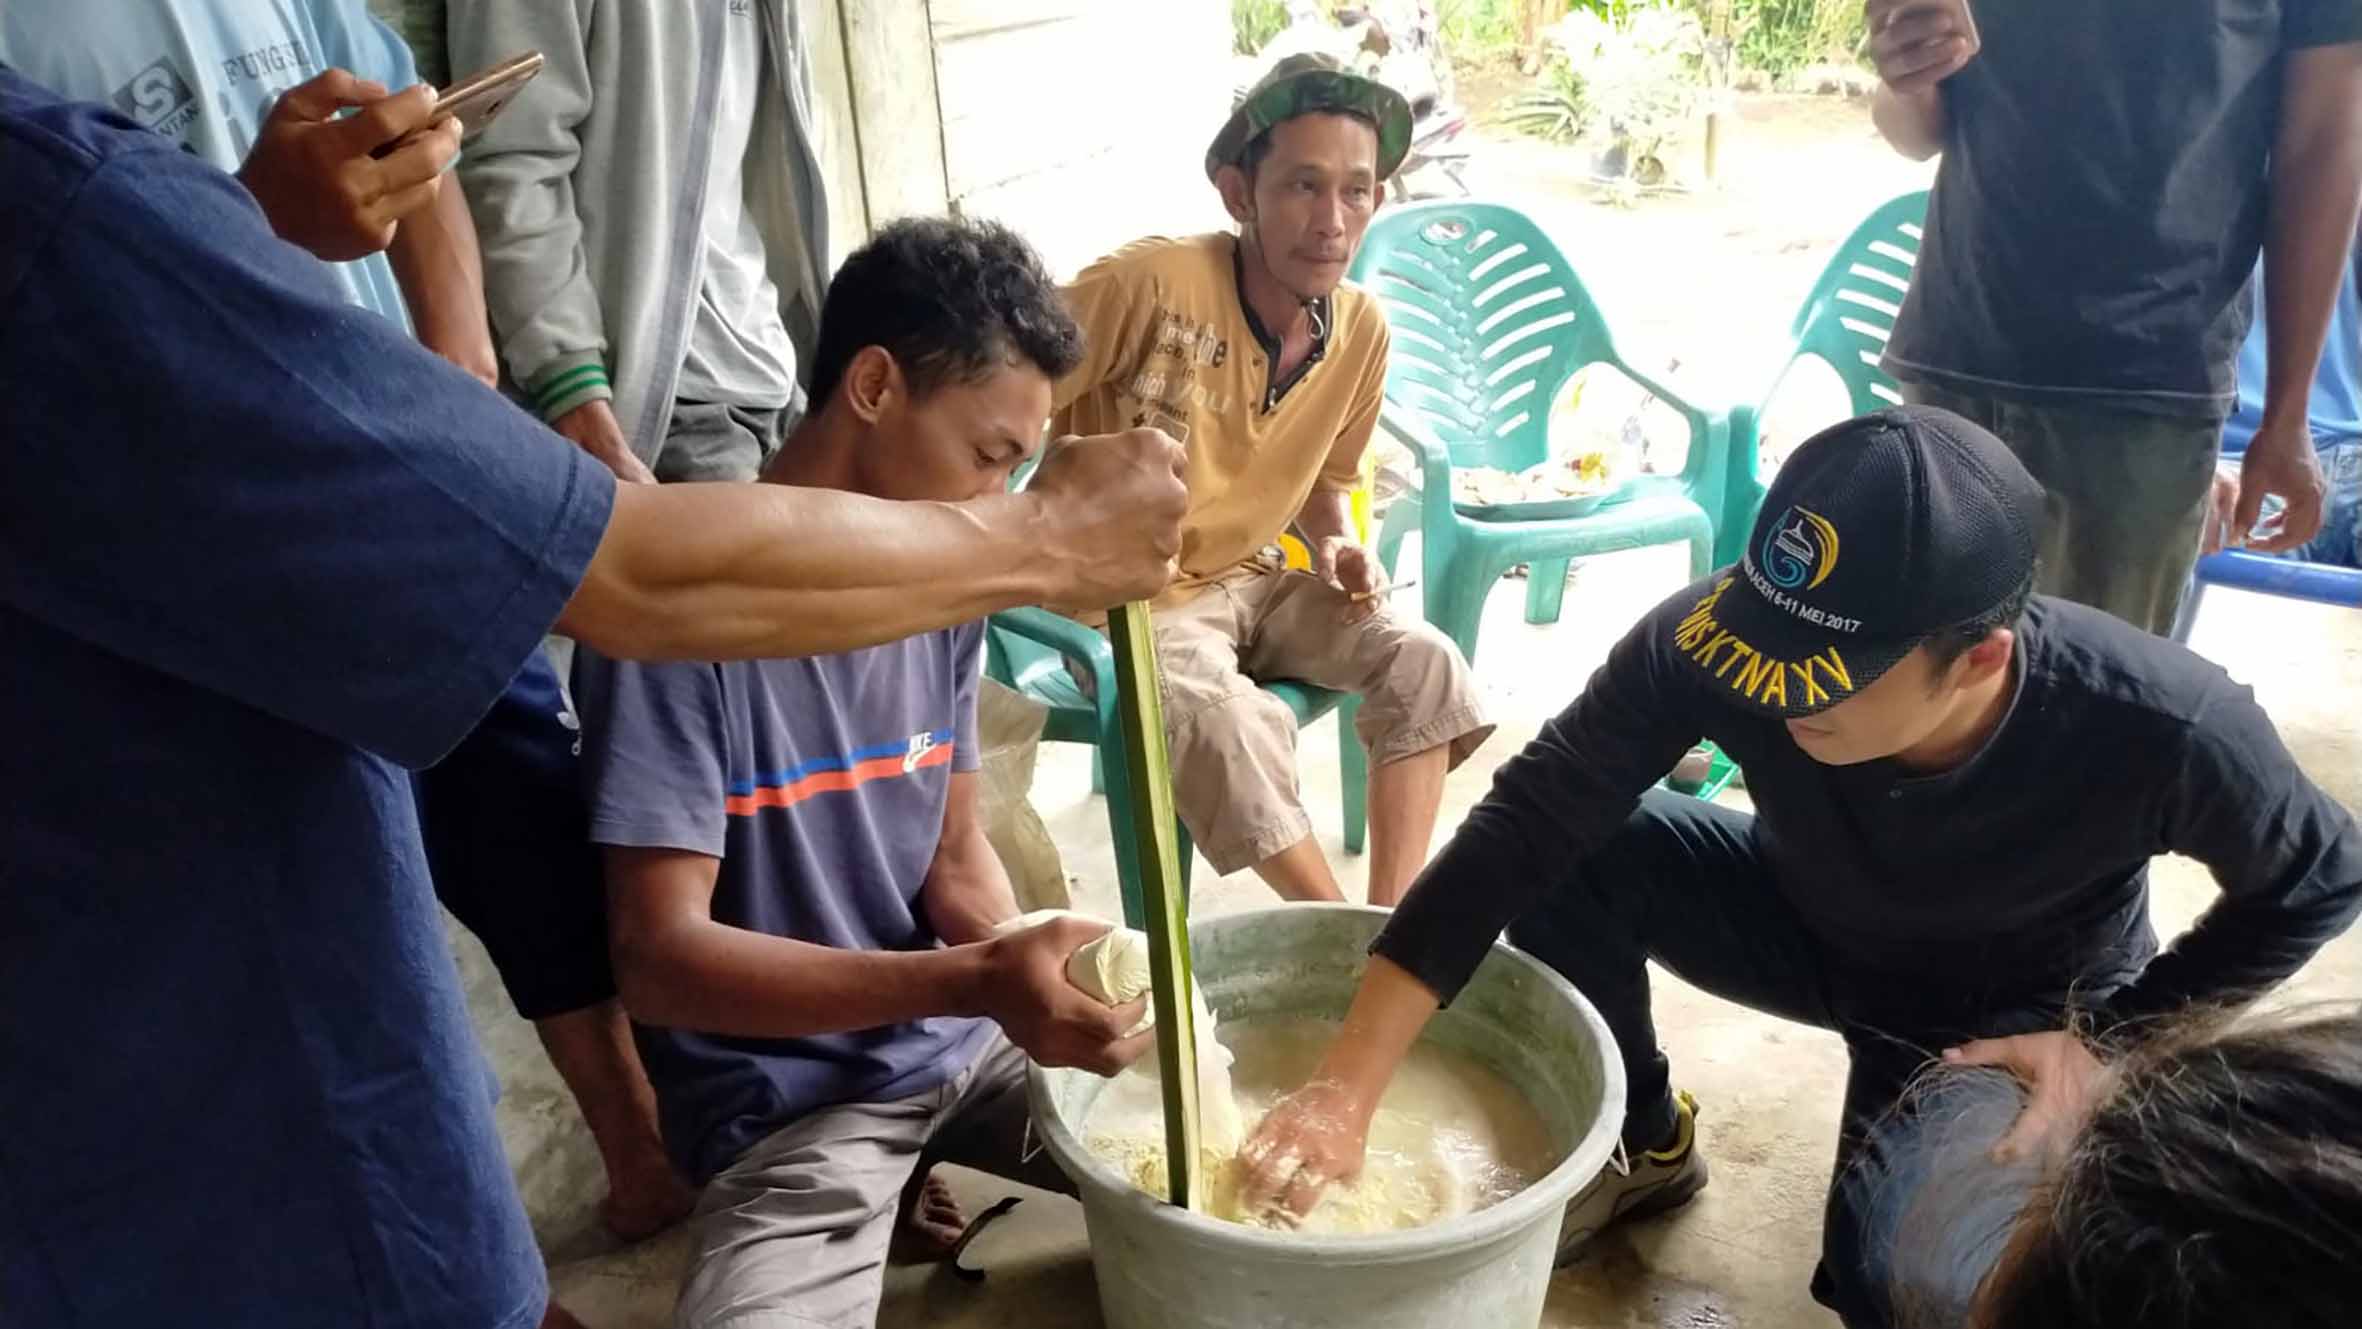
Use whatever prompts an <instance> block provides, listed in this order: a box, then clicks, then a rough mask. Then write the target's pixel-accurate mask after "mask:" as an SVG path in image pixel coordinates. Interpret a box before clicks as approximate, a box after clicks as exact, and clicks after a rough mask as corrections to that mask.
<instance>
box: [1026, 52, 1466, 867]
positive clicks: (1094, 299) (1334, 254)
mask: <svg viewBox="0 0 2362 1329" xmlns="http://www.w3.org/2000/svg"><path fill="white" fill-rule="evenodd" d="M1410 135H1411V113H1410V107H1409V106H1408V105H1407V104H1406V103H1405V102H1404V101H1403V99H1402V97H1401V96H1400V95H1399V94H1397V93H1395V92H1394V91H1392V90H1391V89H1389V88H1386V87H1385V86H1383V85H1381V84H1379V83H1376V82H1373V81H1371V80H1369V79H1365V78H1361V77H1359V76H1357V75H1354V74H1352V73H1349V72H1347V71H1346V70H1345V69H1344V68H1343V67H1342V66H1341V65H1339V64H1337V63H1336V62H1335V61H1334V60H1333V59H1331V58H1329V57H1326V56H1320V55H1298V56H1290V57H1289V58H1287V59H1285V60H1282V61H1280V62H1279V63H1278V64H1277V65H1276V66H1274V67H1273V69H1272V70H1271V72H1270V73H1269V74H1267V75H1265V76H1264V78H1263V79H1262V81H1261V82H1259V83H1257V84H1256V85H1255V87H1254V88H1253V89H1252V90H1251V91H1250V92H1249V93H1248V94H1247V96H1246V97H1245V98H1244V99H1243V100H1242V101H1241V102H1240V103H1239V105H1238V107H1237V109H1236V110H1234V111H1233V112H1232V114H1231V116H1230V119H1229V120H1228V121H1227V122H1226V123H1225V124H1224V125H1223V126H1222V131H1221V132H1220V133H1219V134H1217V135H1216V136H1215V138H1214V142H1213V145H1212V147H1211V148H1209V149H1208V150H1207V153H1206V176H1207V178H1208V179H1209V180H1211V181H1212V182H1213V184H1214V187H1215V188H1217V189H1219V190H1220V191H1221V193H1222V201H1223V204H1224V206H1225V207H1227V208H1228V209H1229V211H1230V215H1231V217H1232V218H1233V219H1234V220H1236V221H1237V223H1238V232H1237V234H1235V235H1229V234H1214V235H1201V236H1194V237H1190V238H1187V239H1180V240H1167V239H1152V240H1142V241H1140V242H1138V243H1136V244H1132V245H1128V246H1126V247H1125V248H1123V249H1120V250H1118V251H1116V252H1115V253H1114V254H1112V255H1110V256H1108V257H1107V258H1104V259H1102V260H1100V261H1099V262H1098V263H1096V264H1094V265H1092V266H1091V267H1090V268H1088V269H1087V270H1085V271H1084V272H1083V274H1082V276H1081V277H1079V278H1078V279H1076V281H1075V283H1074V285H1073V286H1072V287H1070V288H1069V289H1068V291H1067V298H1068V301H1069V303H1070V304H1071V306H1072V307H1073V310H1074V314H1075V318H1076V320H1077V321H1078V322H1079V323H1080V324H1081V325H1082V328H1083V334H1084V342H1085V359H1084V361H1083V364H1082V366H1081V367H1080V368H1079V369H1077V370H1076V371H1075V372H1074V373H1072V374H1070V375H1068V376H1067V377H1066V378H1065V379H1063V380H1061V381H1060V383H1059V385H1058V391H1057V399H1056V403H1057V404H1056V413H1055V415H1054V416H1053V425H1054V428H1055V429H1056V431H1057V432H1059V433H1079V434H1094V433H1102V432H1106V431H1108V430H1110V429H1121V428H1132V427H1137V426H1143V425H1153V426H1155V427H1157V428H1159V429H1162V430H1164V431H1165V432H1166V433H1167V434H1170V435H1171V436H1172V437H1174V438H1175V439H1178V440H1179V441H1180V442H1181V443H1182V444H1183V445H1184V446H1185V447H1186V449H1187V450H1188V454H1189V462H1188V471H1187V480H1188V485H1189V512H1188V516H1187V518H1186V519H1185V520H1184V521H1183V524H1182V543H1181V576H1180V577H1179V579H1178V580H1176V581H1175V583H1174V585H1173V588H1172V589H1171V590H1170V591H1168V592H1167V593H1166V594H1165V596H1164V597H1163V598H1162V599H1160V600H1159V601H1158V602H1157V604H1156V619H1155V621H1156V637H1157V654H1158V658H1159V661H1160V663H1161V665H1162V667H1163V671H1164V711H1165V727H1166V731H1167V741H1168V744H1169V746H1170V748H1171V751H1172V759H1173V797H1174V802H1175V803H1176V805H1177V806H1178V810H1179V812H1180V814H1181V820H1182V823H1183V824H1184V825H1186V826H1187V827H1188V828H1189V832H1190V835H1191V836H1192V837H1194V838H1195V839H1196V841H1197V843H1198V847H1199V849H1200V850H1201V851H1202V852H1203V853H1204V854H1205V856H1206V858H1207V860H1208V861H1209V862H1211V863H1212V864H1213V865H1214V867H1215V869H1216V870H1217V871H1220V872H1223V873H1225V874H1227V873H1231V872H1236V871H1238V870H1239V869H1241V868H1246V867H1252V868H1254V869H1255V870H1256V872H1257V873H1258V874H1260V875H1261V876H1262V878H1263V879H1264V880H1265V881H1267V882H1269V883H1270V884H1271V886H1272V888H1273V889H1275V890H1277V891H1278V892H1279V893H1280V894H1281V895H1282V896H1285V897H1286V898H1288V899H1291V900H1337V899H1342V898H1343V895H1342V893H1341V892H1340V891H1339V890H1338V888H1337V880H1336V876H1335V874H1334V873H1332V872H1331V871H1330V869H1329V864H1328V860H1327V859H1326V858H1325V857H1324V856H1323V855H1322V853H1321V851H1320V846H1319V844H1318V843H1317V842H1316V841H1314V839H1313V838H1312V823H1311V819H1310V818H1309V817H1307V816H1306V815H1305V812H1304V807H1303V801H1302V799H1301V798H1300V797H1299V795H1298V791H1297V785H1296V768H1295V755H1296V723H1295V718H1294V716H1293V715H1292V714H1291V713H1290V712H1289V710H1288V707H1287V705H1286V704H1285V703H1284V702H1282V701H1280V700H1279V699H1278V698H1277V697H1274V696H1273V695H1271V694H1270V693H1267V692H1262V691H1260V690H1258V689H1257V687H1256V686H1255V683H1256V680H1258V679H1282V678H1288V679H1299V680H1302V681H1304V682H1307V683H1312V684H1315V685H1317V686H1320V687H1325V688H1334V689H1338V690H1341V691H1348V692H1352V693H1355V694H1357V695H1359V696H1360V697H1361V698H1362V706H1361V711H1360V733H1361V739H1362V742H1363V744H1364V745H1365V746H1366V747H1367V748H1368V749H1369V753H1370V790H1369V810H1370V835H1371V854H1370V890H1369V898H1370V901H1371V903H1373V904H1382V905H1392V904H1394V903H1395V902H1396V901H1397V900H1399V899H1400V898H1401V896H1402V893H1403V892H1404V891H1405V890H1407V889H1408V888H1409V887H1410V884H1411V879H1412V878H1413V877H1414V876H1416V875H1417V874H1418V871H1419V869H1420V868H1421V867H1422V866H1424V865H1425V863H1426V861H1427V849H1428V841H1429V838H1430V837H1431V836H1432V835H1433V834H1434V831H1435V820H1436V811H1437V807H1438V805H1439V804H1440V803H1441V801H1442V798H1443V781H1444V776H1445V774H1446V773H1447V772H1448V771H1449V770H1450V769H1451V768H1452V767H1454V766H1456V765H1458V764H1459V763H1460V762H1461V761H1463V760H1465V759H1466V758H1467V756H1468V754H1469V753H1471V752H1473V751H1475V750H1476V748H1477V746H1478V745H1479V744H1481V743H1483V742H1484V740H1485V739H1486V738H1487V737H1488V736H1490V735H1491V733H1492V730H1493V727H1492V725H1491V724H1489V723H1487V721H1486V720H1485V717H1484V712H1483V708H1482V706H1481V704H1480V703H1479V701H1478V698H1477V694H1476V688H1475V684H1474V681H1473V680H1472V679H1471V678H1470V677H1469V673H1468V663H1467V661H1465V660H1463V659H1462V658H1461V657H1460V653H1459V651H1458V649H1457V648H1455V647H1454V646H1453V645H1452V644H1451V642H1450V641H1449V640H1448V639H1446V638H1445V637H1444V635H1443V634H1442V633H1440V632H1437V631H1436V630H1434V629H1433V628H1430V627H1428V626H1427V625H1426V624H1425V623H1421V622H1418V621H1416V620H1411V619H1404V618H1399V617H1397V616H1396V615H1395V614H1394V613H1393V612H1391V611H1390V610H1389V609H1388V608H1387V606H1386V604H1385V602H1384V599H1383V598H1382V592H1383V591H1384V588H1385V580H1386V578H1385V573H1384V571H1383V570H1382V569H1381V568H1380V567H1379V565H1378V559H1377V556H1376V555H1375V554H1374V553H1372V552H1371V551H1370V550H1368V549H1367V548H1365V547H1363V546H1362V545H1360V544H1359V543H1357V542H1356V541H1355V540H1354V538H1353V535H1352V526H1351V522H1350V519H1349V515H1348V496H1349V495H1350V493H1351V491H1352V490H1353V488H1354V485H1355V483H1356V481H1357V479H1358V478H1359V475H1360V472H1361V463H1362V457H1363V454H1364V453H1365V452H1366V451H1367V450H1368V448H1369V445H1370V437H1371V434H1372V433H1373V432H1374V430H1375V429H1376V427H1377V423H1378V406H1379V398H1380V391H1381V389H1382V387H1383V385H1384V382H1385V377H1386V351H1387V341H1388V338H1387V330H1386V318H1385V314H1384V313H1383V312H1382V311H1381V310H1380V309H1379V307H1378V304H1377V302H1376V301H1375V300H1374V299H1373V298H1372V297H1371V296H1369V295H1368V294H1367V293H1365V292H1363V291H1361V290H1360V289H1358V288H1356V287H1353V286H1350V285H1347V284H1346V283H1345V270H1346V267H1347V265H1349V264H1350V263H1351V262H1352V260H1353V254H1354V250H1355V249H1356V248H1357V247H1358V246H1359V245H1360V243H1361V238H1362V233H1363V232H1364V231H1365V230H1366V229H1367V228H1368V226H1369V222H1370V216H1371V214H1372V213H1373V212H1374V211H1376V209H1377V207H1378V204H1379V202H1380V200H1381V199H1383V198H1384V196H1385V183H1384V182H1385V180H1386V177H1387V176H1389V175H1391V174H1392V173H1393V172H1394V169H1395V168H1396V167H1397V166H1399V165H1400V164H1401V162H1402V158H1403V155H1404V153H1405V152H1406V151H1407V150H1408V148H1409V144H1410ZM1291 530H1293V532H1294V533H1295V534H1297V535H1298V536H1299V537H1300V538H1301V539H1302V540H1303V541H1304V544H1305V546H1306V548H1307V549H1309V550H1310V551H1311V553H1312V568H1311V570H1310V571H1291V570H1289V569H1287V568H1286V566H1285V564H1284V561H1283V560H1282V559H1281V557H1280V556H1279V554H1278V552H1277V549H1276V546H1277V545H1278V543H1279V539H1280V536H1281V535H1282V534H1283V533H1285V532H1289V531H1291Z"/></svg>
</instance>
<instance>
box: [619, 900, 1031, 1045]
mask: <svg viewBox="0 0 2362 1329" xmlns="http://www.w3.org/2000/svg"><path fill="white" fill-rule="evenodd" d="M983 967H984V966H983V951H982V949H981V948H979V947H974V946H963V947H957V948H953V949H948V950H932V951H856V950H842V949H839V948H837V947H833V946H816V945H813V944H811V943H809V942H801V941H794V940H791V939H789V938H786V937H774V936H768V935H765V934H763V933H760V932H749V931H747V930H745V929H743V928H734V927H730V926H728V925H726V924H722V923H716V922H713V921H712V920H710V919H706V920H695V921H689V922H683V923H680V924H678V925H676V926H675V927H674V928H672V929H669V930H667V931H666V932H664V933H660V934H657V935H654V936H645V937H626V936H618V937H617V939H616V944H615V977H616V984H617V987H618V988H619V989H620V991H621V993H622V996H623V1004H624V1008H625V1009H626V1010H629V1011H630V1012H631V1014H632V1018H634V1019H636V1020H640V1021H642V1022H644V1023H647V1024H656V1025H665V1026H668V1027H671V1028H675V1029H690V1030H696V1031H698V1032H700V1033H708V1034H723V1035H729V1036H733V1037H738V1038H808V1037H812V1036H815V1035H819V1034H840V1033H847V1032H850V1031H853V1030H858V1029H875V1028H878V1027H881V1026H884V1025H891V1024H900V1023H904V1022H907V1021H911V1020H921V1019H925V1018H927V1017H929V1016H936V1015H980V1014H982V1013H983V1010H984V1001H983V996H982V993H983V988H984V982H983Z"/></svg>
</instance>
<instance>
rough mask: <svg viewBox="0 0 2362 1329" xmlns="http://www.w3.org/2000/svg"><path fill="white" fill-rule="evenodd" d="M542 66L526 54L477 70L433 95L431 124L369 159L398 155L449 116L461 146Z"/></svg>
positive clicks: (535, 57)
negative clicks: (455, 121)
mask: <svg viewBox="0 0 2362 1329" xmlns="http://www.w3.org/2000/svg"><path fill="white" fill-rule="evenodd" d="M542 64H543V61H542V58H541V52H539V51H527V52H526V53H525V54H523V55H517V56H511V57H509V58H508V59H506V60H503V61H501V62H500V63H499V64H497V65H494V66H492V67H491V68H489V69H480V70H477V71H476V72H475V73H473V74H470V75H468V76H467V77H466V78H463V79H461V80H459V81H458V82H457V83H454V84H452V85H451V86H450V87H448V88H445V89H443V90H442V91H441V92H439V93H437V94H436V96H435V118H434V119H433V120H430V121H428V122H427V123H426V125H424V126H423V127H422V128H420V129H413V130H411V131H410V133H408V134H404V135H403V136H402V137H400V138H398V139H395V140H394V141H392V142H391V143H382V144H379V145H378V148H377V150H376V151H375V152H372V153H371V154H369V155H370V156H372V157H383V156H385V155H386V154H388V153H390V152H395V151H398V150H399V149H400V148H401V146H402V145H403V144H405V143H407V142H409V141H410V139H411V137H412V136H413V135H416V134H419V133H422V132H424V130H425V129H432V128H433V127H435V126H436V125H439V124H441V123H443V122H444V121H445V120H448V119H450V118H451V117H453V116H458V117H459V124H460V133H459V140H460V142H462V143H465V142H466V141H468V140H469V139H472V138H474V137H475V136H476V135H478V134H480V133H482V132H483V131H484V126H486V125H488V124H491V123H492V121H493V118H494V117H496V116H498V115H499V114H500V113H501V111H503V110H505V109H506V108H507V107H508V104H509V103H510V102H511V101H514V100H516V96H517V94H518V93H519V92H521V91H523V90H524V87H525V85H526V84H528V83H530V82H532V81H533V76H534V75H535V74H538V73H540V72H541V66H542Z"/></svg>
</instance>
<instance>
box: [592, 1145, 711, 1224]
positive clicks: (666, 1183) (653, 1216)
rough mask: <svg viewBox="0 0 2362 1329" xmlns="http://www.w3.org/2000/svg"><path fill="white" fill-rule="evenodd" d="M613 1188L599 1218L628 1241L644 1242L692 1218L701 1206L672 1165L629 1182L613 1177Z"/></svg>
mask: <svg viewBox="0 0 2362 1329" xmlns="http://www.w3.org/2000/svg"><path fill="white" fill-rule="evenodd" d="M608 1180H609V1182H610V1183H611V1185H612V1189H610V1190H609V1191H608V1192H607V1198H606V1199H604V1200H602V1201H600V1202H599V1218H600V1220H601V1221H603V1222H604V1223H606V1225H607V1230H608V1231H609V1232H612V1233H614V1234H615V1235H616V1236H617V1237H619V1238H621V1239H623V1240H624V1241H644V1240H646V1239H647V1238H649V1237H653V1236H655V1235H656V1234H657V1233H659V1232H662V1231H664V1230H665V1229H666V1228H668V1227H671V1226H672V1225H673V1224H675V1223H678V1222H680V1221H681V1220H682V1219H684V1218H687V1217H688V1216H689V1211H690V1210H692V1209H695V1208H696V1207H697V1192H696V1191H693V1190H691V1189H689V1185H688V1183H687V1182H684V1181H682V1180H681V1179H680V1177H679V1176H678V1175H676V1174H675V1173H674V1172H673V1170H672V1166H671V1164H669V1163H668V1164H664V1165H663V1166H661V1167H657V1168H653V1169H648V1170H647V1175H645V1176H641V1177H635V1178H633V1179H631V1180H630V1181H629V1182H628V1183H627V1182H625V1181H623V1180H622V1179H620V1178H615V1177H610V1178H609V1179H608Z"/></svg>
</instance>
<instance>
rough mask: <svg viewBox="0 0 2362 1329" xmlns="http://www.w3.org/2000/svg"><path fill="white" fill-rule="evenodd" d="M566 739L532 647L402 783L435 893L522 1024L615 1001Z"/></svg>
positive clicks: (554, 681)
mask: <svg viewBox="0 0 2362 1329" xmlns="http://www.w3.org/2000/svg"><path fill="white" fill-rule="evenodd" d="M576 738H577V735H576V730H575V727H574V720H573V716H572V715H571V714H570V713H569V712H568V710H567V707H566V698H565V694H564V693H563V692H562V691H561V690H560V689H559V687H558V675H557V671H556V670H555V669H554V668H552V667H551V665H550V662H549V660H548V658H547V657H546V656H544V655H543V654H542V652H540V651H538V650H536V651H535V652H533V655H532V657H531V658H530V659H528V660H526V662H525V666H524V668H522V669H520V670H519V671H518V672H517V676H516V678H515V679H514V680H512V681H511V682H510V683H509V686H508V690H507V691H506V692H503V693H502V694H501V695H500V698H499V700H497V701H495V702H493V703H492V709H491V710H490V711H489V712H487V713H486V714H485V716H484V718H483V719H482V720H479V721H477V723H476V727H475V729H474V730H473V731H471V732H470V733H469V734H468V736H467V737H466V738H464V739H461V740H460V743H459V746H458V747H456V748H454V749H452V751H451V754H450V755H449V756H447V757H445V758H443V760H442V761H440V762H438V763H436V764H435V765H434V766H431V767H429V768H428V769H426V770H424V771H421V772H419V773H418V774H417V775H415V776H413V777H412V778H411V784H412V788H413V790H414V791H415V793H416V795H417V798H418V826H419V835H420V838H421V839H422V840H424V841H425V844H426V859H427V868H428V870H429V871H431V872H432V873H433V874H434V879H435V896H436V898H437V899H439V900H441V901H442V902H443V906H444V907H445V908H447V909H449V910H450V911H451V913H452V915H453V916H454V917H456V918H457V919H458V920H459V921H460V923H461V924H462V925H464V926H465V927H466V928H467V930H468V931H470V932H472V933H474V934H475V935H476V939H477V940H478V941H481V942H482V943H484V950H485V952H486V953H487V954H489V955H490V956H491V957H492V967H493V968H494V969H497V970H499V971H500V981H501V985H502V986H503V987H505V988H507V989H508V994H509V1000H510V1001H512V1002H514V1003H515V1004H516V1007H517V1014H519V1015H521V1016H523V1017H525V1018H526V1019H528V1020H541V1019H547V1018H548V1017H550V1016H553V1015H564V1014H566V1013H567V1012H569V1011H576V1010H580V1009H582V1008H583V1007H586V1006H591V1005H595V1004H597V1003H599V1002H602V1001H605V1000H607V999H608V998H609V997H612V996H614V995H615V972H614V969H613V968H612V967H611V966H610V965H609V963H608V959H607V895H606V886H605V884H604V882H603V880H602V878H601V869H600V863H599V851H598V849H597V848H596V847H595V846H594V845H592V844H591V842H590V812H589V810H588V808H587V807H586V806H585V804H584V801H583V793H582V776H581V772H580V761H579V758H578V757H577V755H576V751H575V747H576Z"/></svg>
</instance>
